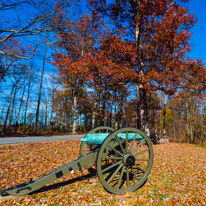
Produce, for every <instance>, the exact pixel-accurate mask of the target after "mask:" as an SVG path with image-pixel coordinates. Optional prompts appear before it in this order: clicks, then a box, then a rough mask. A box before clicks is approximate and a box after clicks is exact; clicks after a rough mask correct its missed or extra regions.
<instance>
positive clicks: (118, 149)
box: [0, 127, 153, 196]
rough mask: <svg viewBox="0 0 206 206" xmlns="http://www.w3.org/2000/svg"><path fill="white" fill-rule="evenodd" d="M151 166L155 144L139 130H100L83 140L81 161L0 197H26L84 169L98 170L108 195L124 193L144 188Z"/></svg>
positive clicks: (3, 192)
mask: <svg viewBox="0 0 206 206" xmlns="http://www.w3.org/2000/svg"><path fill="white" fill-rule="evenodd" d="M152 163H153V148H152V143H151V140H150V139H149V138H148V137H147V136H146V135H145V134H144V133H143V132H142V131H140V130H138V129H136V128H122V129H119V130H115V131H114V129H113V128H111V127H98V128H95V129H93V130H91V131H90V132H89V133H88V134H86V135H85V136H84V138H83V139H81V145H80V157H79V158H78V159H76V160H74V161H72V162H70V163H68V164H66V165H65V166H63V167H61V168H59V169H56V170H54V171H53V172H51V173H49V174H46V175H44V176H43V177H40V178H39V179H37V180H31V181H30V182H29V183H23V184H20V185H16V186H15V187H12V188H9V189H6V190H3V191H0V194H1V195H14V196H20V195H26V194H29V193H31V192H33V191H35V190H38V189H40V188H41V187H43V186H45V185H46V184H48V183H51V182H53V181H55V180H57V179H58V178H60V177H62V176H64V175H67V174H68V173H73V172H74V171H75V170H80V171H81V172H82V167H86V168H87V169H88V170H89V171H90V172H92V171H94V170H95V171H96V173H97V176H98V178H99V181H100V182H101V184H102V185H103V187H104V188H105V189H106V190H107V191H108V192H110V193H114V194H123V193H125V192H127V191H135V190H137V189H138V188H140V187H141V186H143V185H144V183H145V182H146V180H147V178H148V176H149V173H150V171H151V168H152Z"/></svg>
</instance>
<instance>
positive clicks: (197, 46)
mask: <svg viewBox="0 0 206 206" xmlns="http://www.w3.org/2000/svg"><path fill="white" fill-rule="evenodd" d="M186 7H188V8H189V11H190V13H193V14H194V15H195V16H196V17H197V19H198V21H197V22H196V24H195V26H194V27H193V28H192V33H193V34H192V37H191V41H190V44H191V49H192V50H191V54H190V55H191V57H196V58H198V57H200V58H201V59H202V60H203V61H204V62H205V63H206V1H205V0H190V1H189V3H187V5H186Z"/></svg>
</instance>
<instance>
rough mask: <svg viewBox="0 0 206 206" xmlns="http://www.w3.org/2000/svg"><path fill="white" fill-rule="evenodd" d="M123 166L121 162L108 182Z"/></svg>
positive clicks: (109, 180)
mask: <svg viewBox="0 0 206 206" xmlns="http://www.w3.org/2000/svg"><path fill="white" fill-rule="evenodd" d="M122 166H123V164H120V165H119V167H117V169H116V170H115V171H114V173H113V174H112V176H111V177H110V178H109V179H108V180H107V183H108V184H109V183H110V182H111V180H112V178H113V177H114V176H115V175H116V174H117V172H118V171H119V170H120V169H121V167H122Z"/></svg>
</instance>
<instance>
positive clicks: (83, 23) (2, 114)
mask: <svg viewBox="0 0 206 206" xmlns="http://www.w3.org/2000/svg"><path fill="white" fill-rule="evenodd" d="M186 2H187V1H186V0H157V1H153V0H152V1H151V0H138V1H136V0H116V1H112V0H111V1H106V0H88V1H87V2H86V1H82V2H80V1H72V0H51V1H47V0H28V1H27V0H24V1H21V0H1V2H0V23H1V24H0V91H1V93H0V96H1V98H0V131H1V136H8V135H37V134H38V135H40V134H46V135H51V134H64V133H73V134H75V133H85V132H86V131H89V130H91V129H92V128H94V127H97V126H104V125H105V126H106V125H107V126H111V127H113V128H116V129H117V128H121V127H136V128H139V129H141V130H143V131H144V132H145V133H146V134H147V135H148V136H150V137H151V138H152V140H153V141H154V142H155V141H156V139H157V138H163V137H165V136H167V137H169V139H170V140H171V141H178V142H185V141H187V142H191V143H201V144H202V143H204V142H205V136H206V105H205V100H206V96H205V86H206V68H205V65H204V62H203V61H202V60H201V59H195V58H191V57H190V55H189V53H190V50H191V47H190V42H189V40H190V37H191V35H192V33H191V32H190V31H191V28H192V27H193V26H194V24H195V22H196V21H197V19H196V18H195V17H194V15H193V14H190V12H189V11H188V9H187V8H186V7H185V3H186Z"/></svg>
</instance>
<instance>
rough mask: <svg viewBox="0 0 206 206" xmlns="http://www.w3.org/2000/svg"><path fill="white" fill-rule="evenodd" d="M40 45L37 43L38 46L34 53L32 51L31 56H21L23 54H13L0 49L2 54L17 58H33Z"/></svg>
mask: <svg viewBox="0 0 206 206" xmlns="http://www.w3.org/2000/svg"><path fill="white" fill-rule="evenodd" d="M38 46H39V45H37V46H36V47H35V48H34V50H33V53H32V55H31V56H30V57H26V56H21V55H17V54H13V53H10V52H4V51H0V54H2V55H8V56H12V57H16V58H18V59H31V58H32V57H33V56H34V55H35V52H36V50H37V47H38Z"/></svg>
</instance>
